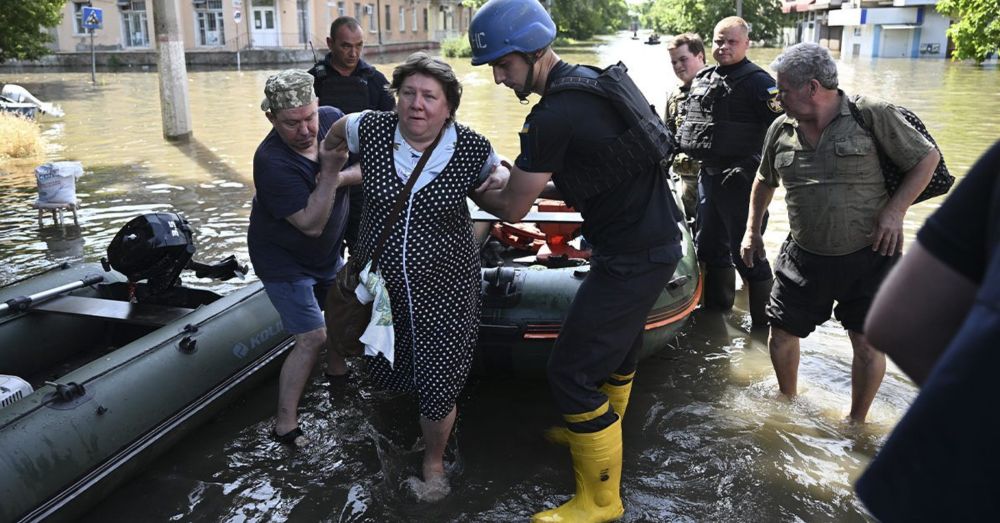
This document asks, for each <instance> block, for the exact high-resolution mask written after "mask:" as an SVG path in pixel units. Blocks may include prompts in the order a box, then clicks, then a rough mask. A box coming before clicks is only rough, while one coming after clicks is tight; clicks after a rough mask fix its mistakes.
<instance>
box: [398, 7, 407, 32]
mask: <svg viewBox="0 0 1000 523" xmlns="http://www.w3.org/2000/svg"><path fill="white" fill-rule="evenodd" d="M403 31H406V8H405V7H400V8H399V32H403Z"/></svg>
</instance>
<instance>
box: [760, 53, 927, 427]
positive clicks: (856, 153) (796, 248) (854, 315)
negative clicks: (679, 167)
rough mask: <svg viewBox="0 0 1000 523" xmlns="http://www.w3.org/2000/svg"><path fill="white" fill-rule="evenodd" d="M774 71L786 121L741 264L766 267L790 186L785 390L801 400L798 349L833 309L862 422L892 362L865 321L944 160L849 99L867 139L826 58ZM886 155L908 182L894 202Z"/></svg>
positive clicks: (778, 338)
mask: <svg viewBox="0 0 1000 523" xmlns="http://www.w3.org/2000/svg"><path fill="white" fill-rule="evenodd" d="M771 68H772V69H773V70H774V71H775V72H776V73H777V80H778V100H779V101H780V103H781V106H782V107H783V108H784V110H785V114H784V115H782V116H779V117H778V118H777V119H776V120H775V121H774V123H772V124H771V127H770V129H768V132H767V136H766V137H765V139H764V150H763V161H762V163H761V165H760V168H759V170H758V173H757V178H756V180H755V181H754V184H753V189H752V191H751V199H750V215H749V218H748V220H747V231H746V234H745V235H744V237H743V243H742V246H741V253H740V254H741V256H742V257H743V260H744V262H746V263H747V264H748V265H749V264H751V263H753V260H754V258H755V257H759V258H762V257H763V255H764V242H763V239H762V237H761V233H760V229H761V223H762V221H763V218H764V213H765V211H766V210H767V206H768V204H769V203H770V202H771V197H772V196H773V195H774V191H775V188H777V186H778V183H779V182H780V183H782V184H784V186H785V191H786V193H785V204H786V206H787V207H788V223H789V228H790V229H791V230H790V234H789V237H788V239H787V240H785V243H784V245H782V247H781V252H780V254H779V255H778V258H777V260H776V263H775V282H774V288H773V289H772V291H771V296H770V300H769V302H768V305H767V316H768V319H769V320H770V323H771V334H770V338H769V339H768V349H769V351H770V353H771V363H772V365H773V366H774V370H775V373H776V374H777V377H778V387H779V388H780V389H781V393H782V394H784V395H786V396H789V397H791V396H794V395H795V394H796V390H797V380H798V364H799V339H800V338H804V337H806V336H808V335H809V333H810V332H812V330H813V329H814V328H815V327H816V326H817V325H819V324H821V323H823V322H825V321H826V320H827V319H829V318H830V312H831V309H833V312H834V314H835V315H836V317H837V319H838V320H840V322H841V324H842V325H843V326H844V328H845V329H847V333H848V336H849V337H850V339H851V346H852V347H853V349H854V362H853V364H852V366H851V411H850V419H851V420H852V421H855V422H863V421H864V420H865V417H866V416H867V414H868V409H869V408H870V407H871V404H872V401H873V400H874V399H875V393H876V392H877V391H878V387H879V385H880V384H881V382H882V377H883V375H884V374H885V355H884V354H882V353H881V352H878V351H876V350H875V349H873V348H872V347H871V345H869V344H868V343H867V341H866V340H865V336H864V333H863V332H864V331H863V327H864V320H865V315H866V314H867V313H868V308H869V307H870V305H871V302H872V298H873V297H874V295H875V291H876V290H878V286H879V284H880V283H881V281H882V279H883V278H884V277H885V275H886V273H888V271H889V269H890V268H891V267H892V265H893V263H894V262H895V261H896V259H898V257H899V254H900V252H901V250H902V247H903V218H904V216H905V215H906V211H907V209H908V208H909V206H910V204H912V203H913V200H914V199H916V197H917V196H918V195H919V194H920V193H921V192H922V191H923V189H924V188H925V187H926V186H927V184H928V182H930V179H931V175H932V174H933V172H934V168H935V166H937V163H938V161H939V160H940V155H939V154H938V152H937V150H936V149H935V148H934V146H933V145H931V143H930V142H928V141H927V140H926V139H925V138H924V137H923V136H922V135H921V134H920V133H919V132H917V130H916V129H914V128H913V127H911V126H910V125H909V124H908V123H906V121H905V120H904V119H903V117H902V116H901V115H900V114H899V112H898V111H896V110H895V109H894V108H893V107H892V106H891V105H889V104H887V103H885V102H882V101H878V100H873V99H870V98H864V97H860V96H859V97H854V98H850V100H851V101H853V102H854V103H856V105H857V108H858V109H859V112H860V114H861V117H862V118H864V120H865V121H866V122H868V123H870V127H871V128H872V130H873V132H874V135H875V136H874V137H873V136H871V135H870V134H869V133H868V132H867V131H865V130H864V128H862V127H861V126H860V125H859V124H858V122H857V120H855V118H854V117H853V116H852V114H851V109H850V106H849V104H848V102H849V98H848V96H847V95H846V94H844V92H843V91H841V90H839V89H838V88H837V65H836V64H835V63H834V61H833V59H832V58H831V57H830V54H829V52H828V51H827V50H826V49H824V48H823V47H820V46H819V45H816V44H812V43H803V44H797V45H794V46H792V47H789V48H788V49H787V50H785V52H784V53H782V54H781V55H779V56H778V57H777V58H776V59H775V61H774V62H773V63H772V64H771ZM876 142H877V145H876ZM879 148H881V150H882V152H883V153H884V154H885V155H886V156H887V157H888V158H889V159H890V160H892V162H893V163H894V164H896V165H897V166H899V167H900V169H902V170H904V171H905V172H906V174H905V176H904V180H903V183H902V184H901V185H900V187H899V189H898V190H897V191H896V192H895V194H892V195H889V194H888V193H887V192H886V189H885V180H884V178H883V175H882V171H881V168H880V166H879V156H878V153H879ZM834 302H836V303H837V305H836V308H834Z"/></svg>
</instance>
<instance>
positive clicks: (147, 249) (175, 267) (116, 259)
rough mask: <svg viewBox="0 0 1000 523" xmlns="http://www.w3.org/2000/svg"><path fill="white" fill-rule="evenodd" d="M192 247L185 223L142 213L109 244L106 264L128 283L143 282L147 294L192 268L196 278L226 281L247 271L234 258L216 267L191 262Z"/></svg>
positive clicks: (159, 290) (177, 218) (167, 285)
mask: <svg viewBox="0 0 1000 523" xmlns="http://www.w3.org/2000/svg"><path fill="white" fill-rule="evenodd" d="M194 252H195V246H194V239H193V235H192V231H191V226H190V225H188V221H187V220H185V219H184V218H183V217H182V216H181V215H179V214H176V213H172V212H159V213H149V214H143V215H141V216H138V217H136V218H133V219H132V220H130V221H129V222H128V223H126V224H125V226H124V227H122V229H121V230H120V231H118V234H116V235H115V237H114V239H113V240H111V244H110V245H108V265H106V266H105V269H108V270H110V269H111V268H113V269H115V270H116V271H118V272H120V273H122V274H124V275H125V277H127V278H128V280H129V282H131V283H136V282H139V281H141V280H146V281H147V283H146V292H147V293H148V294H150V295H155V294H159V293H162V292H164V291H166V290H168V289H170V288H172V287H174V286H176V285H177V284H178V282H179V281H180V274H181V271H183V270H184V269H191V270H194V271H195V275H196V276H198V277H199V278H206V277H207V278H213V279H217V280H228V279H230V278H233V277H242V276H244V275H245V274H246V273H247V268H246V267H245V266H241V265H240V264H239V262H238V261H237V260H236V257H235V256H229V257H228V258H226V259H224V260H223V261H221V262H219V263H215V264H211V265H209V264H205V263H199V262H196V261H194V260H192V259H191V257H192V256H193V255H194Z"/></svg>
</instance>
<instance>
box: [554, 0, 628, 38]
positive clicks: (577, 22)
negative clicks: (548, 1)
mask: <svg viewBox="0 0 1000 523" xmlns="http://www.w3.org/2000/svg"><path fill="white" fill-rule="evenodd" d="M552 19H553V20H554V21H555V23H556V27H557V28H558V30H559V31H558V34H559V35H560V36H568V37H570V38H576V39H579V40H585V39H587V38H590V37H592V36H594V35H595V34H605V33H613V32H615V31H617V30H619V29H621V28H623V27H625V26H626V25H627V23H628V5H626V3H625V0H555V1H554V2H552Z"/></svg>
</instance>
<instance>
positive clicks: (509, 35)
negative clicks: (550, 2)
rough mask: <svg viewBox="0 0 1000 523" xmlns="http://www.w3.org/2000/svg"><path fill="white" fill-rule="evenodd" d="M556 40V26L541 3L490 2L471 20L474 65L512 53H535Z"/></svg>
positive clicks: (517, 0) (529, 0)
mask: <svg viewBox="0 0 1000 523" xmlns="http://www.w3.org/2000/svg"><path fill="white" fill-rule="evenodd" d="M555 39H556V24H555V23H553V22H552V17H551V16H549V13H548V12H547V11H546V10H545V8H544V7H542V4H541V3H540V2H539V1H538V0H490V1H489V2H486V4H484V5H483V7H481V8H480V9H479V11H477V12H476V16H474V17H472V23H471V24H470V25H469V43H470V44H471V45H472V65H482V64H487V63H490V62H493V61H496V60H498V59H500V57H502V56H504V55H507V54H510V53H516V52H521V53H532V52H535V51H537V50H539V49H542V48H544V47H546V46H547V45H549V44H551V43H552V41H553V40H555Z"/></svg>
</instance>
